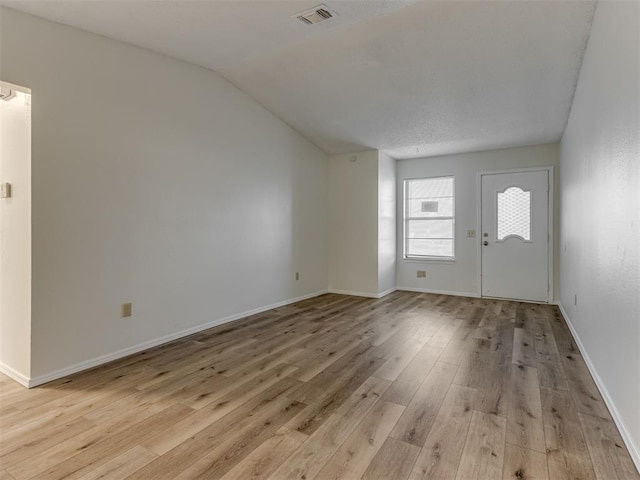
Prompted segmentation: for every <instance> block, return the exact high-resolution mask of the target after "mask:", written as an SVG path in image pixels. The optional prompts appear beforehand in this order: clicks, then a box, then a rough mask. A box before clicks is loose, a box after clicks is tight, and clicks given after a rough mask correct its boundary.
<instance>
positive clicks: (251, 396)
mask: <svg viewBox="0 0 640 480" xmlns="http://www.w3.org/2000/svg"><path fill="white" fill-rule="evenodd" d="M293 370H295V367H290V366H288V365H283V366H281V367H280V368H278V369H274V370H272V371H268V372H266V373H265V374H264V375H262V376H259V377H256V381H255V382H252V383H245V384H242V385H241V386H240V388H238V389H236V390H233V391H231V392H229V393H228V394H227V395H225V396H224V397H222V398H220V399H219V400H217V401H215V402H213V403H211V404H209V405H208V406H206V407H203V408H202V409H200V410H198V411H197V413H194V414H193V415H189V416H188V417H186V418H185V419H184V420H182V421H181V422H179V423H177V424H176V425H175V427H174V428H173V429H172V430H171V431H166V432H161V433H160V434H158V435H156V436H155V437H152V438H150V439H148V440H147V441H145V442H143V443H142V446H144V447H145V448H147V449H148V450H149V451H151V452H153V453H155V454H157V455H163V454H164V453H166V452H168V451H169V450H171V449H172V448H175V447H177V446H178V445H180V444H181V443H182V442H184V441H185V440H187V439H189V438H190V437H192V436H193V435H196V434H197V433H199V432H200V431H202V430H204V429H205V428H206V427H208V426H209V425H211V424H213V423H215V422H216V421H218V420H220V419H221V418H223V417H224V416H225V415H227V414H229V413H230V412H233V411H234V410H236V409H237V408H240V407H241V406H243V405H245V404H246V406H245V408H246V409H251V408H253V406H254V403H255V401H256V399H259V398H262V397H261V396H260V395H261V394H263V393H264V392H265V391H266V393H265V397H269V396H270V395H272V394H273V393H274V392H276V391H277V392H282V391H284V390H285V389H290V388H293V387H295V386H297V384H298V382H296V381H295V380H293V379H287V380H286V381H282V379H283V378H284V377H286V375H287V373H288V372H291V371H293ZM276 384H277V386H276ZM272 387H273V388H272ZM250 400H253V403H249V401H250Z"/></svg>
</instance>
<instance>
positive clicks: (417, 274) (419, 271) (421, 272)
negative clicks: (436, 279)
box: [416, 270, 427, 278]
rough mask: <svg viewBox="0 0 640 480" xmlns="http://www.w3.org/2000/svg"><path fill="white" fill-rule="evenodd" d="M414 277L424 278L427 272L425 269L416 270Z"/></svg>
mask: <svg viewBox="0 0 640 480" xmlns="http://www.w3.org/2000/svg"><path fill="white" fill-rule="evenodd" d="M416 277H418V278H426V277H427V272H426V271H425V270H418V271H416Z"/></svg>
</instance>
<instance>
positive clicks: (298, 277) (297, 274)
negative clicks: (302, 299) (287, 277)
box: [296, 272, 300, 280]
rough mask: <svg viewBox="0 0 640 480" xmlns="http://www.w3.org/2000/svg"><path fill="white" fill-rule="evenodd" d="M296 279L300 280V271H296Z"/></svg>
mask: <svg viewBox="0 0 640 480" xmlns="http://www.w3.org/2000/svg"><path fill="white" fill-rule="evenodd" d="M296 280H300V272H296Z"/></svg>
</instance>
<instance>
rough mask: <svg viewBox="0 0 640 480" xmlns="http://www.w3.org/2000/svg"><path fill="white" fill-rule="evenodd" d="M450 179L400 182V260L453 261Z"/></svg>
mask: <svg viewBox="0 0 640 480" xmlns="http://www.w3.org/2000/svg"><path fill="white" fill-rule="evenodd" d="M453 187H454V185H453V177H438V178H418V179H411V180H405V181H404V257H405V258H448V259H452V258H453V257H454V240H455V235H454V225H455V218H454V212H455V206H454V188H453Z"/></svg>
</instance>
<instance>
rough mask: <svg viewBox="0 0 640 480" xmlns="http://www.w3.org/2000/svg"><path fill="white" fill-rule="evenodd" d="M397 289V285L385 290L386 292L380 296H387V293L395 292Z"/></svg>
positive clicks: (379, 296)
mask: <svg viewBox="0 0 640 480" xmlns="http://www.w3.org/2000/svg"><path fill="white" fill-rule="evenodd" d="M396 290H397V288H396V287H393V288H390V289H389V290H385V291H384V292H382V293H379V294H378V298H382V297H386V296H387V295H389V294H390V293H393V292H395V291H396Z"/></svg>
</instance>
